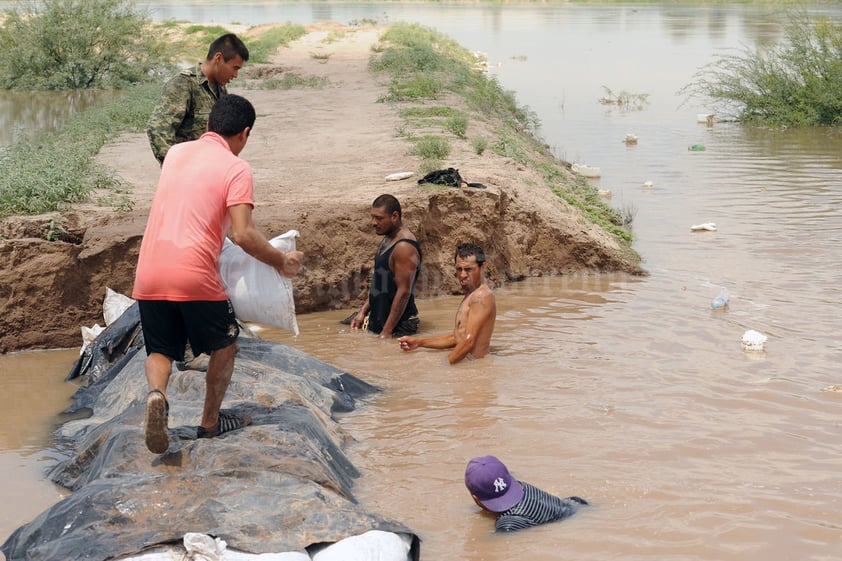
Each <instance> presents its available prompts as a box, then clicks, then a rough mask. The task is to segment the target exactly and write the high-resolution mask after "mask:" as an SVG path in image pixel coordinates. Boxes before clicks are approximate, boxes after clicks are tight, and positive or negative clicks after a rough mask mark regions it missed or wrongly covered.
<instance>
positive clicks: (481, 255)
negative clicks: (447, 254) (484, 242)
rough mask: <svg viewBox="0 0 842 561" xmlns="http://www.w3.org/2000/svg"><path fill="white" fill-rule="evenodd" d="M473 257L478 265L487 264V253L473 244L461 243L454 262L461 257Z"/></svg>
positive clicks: (457, 247)
mask: <svg viewBox="0 0 842 561" xmlns="http://www.w3.org/2000/svg"><path fill="white" fill-rule="evenodd" d="M471 255H473V256H474V258H475V259H476V260H477V265H482V264H483V263H485V252H484V251H483V250H482V248H481V247H480V246H478V245H476V244H473V243H460V244H459V245H457V246H456V254H455V255H454V256H453V260H454V261H456V259H457V258H459V257H461V258H462V259H465V258H466V257H470V256H471Z"/></svg>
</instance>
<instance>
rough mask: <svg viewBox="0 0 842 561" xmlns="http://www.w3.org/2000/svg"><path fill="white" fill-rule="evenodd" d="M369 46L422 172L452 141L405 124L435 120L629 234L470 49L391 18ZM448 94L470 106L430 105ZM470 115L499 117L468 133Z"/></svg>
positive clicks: (431, 124) (623, 236)
mask: <svg viewBox="0 0 842 561" xmlns="http://www.w3.org/2000/svg"><path fill="white" fill-rule="evenodd" d="M374 51H375V52H374V54H373V55H372V57H371V60H370V63H369V68H370V70H372V71H374V72H380V73H384V74H386V75H387V76H389V78H390V85H389V88H388V91H387V92H386V94H385V95H384V96H382V98H381V99H380V101H382V102H388V103H395V104H400V106H401V107H400V109H399V115H400V116H401V117H402V118H403V120H404V126H402V127H401V131H402V136H405V137H406V138H408V140H409V141H410V142H412V143H413V147H412V148H411V150H410V152H411V153H412V154H415V155H418V156H420V157H421V158H422V161H421V164H420V166H419V167H420V171H421V172H422V173H426V172H428V171H432V170H433V169H439V168H441V167H443V165H442V160H444V159H445V158H447V156H448V155H449V154H450V149H451V148H450V145H449V143H450V140H449V139H448V138H446V137H445V136H443V135H432V134H424V135H421V136H415V135H413V134H411V133H407V132H406V131H407V130H409V129H418V128H421V129H430V128H435V127H438V128H439V129H440V130H441V131H442V133H448V136H452V137H456V138H455V141H457V142H458V141H464V142H470V145H471V147H472V149H473V151H474V152H475V153H477V154H482V153H483V152H485V151H486V150H488V149H490V150H492V151H494V152H495V153H497V154H499V155H502V156H506V157H508V158H511V159H512V160H514V161H516V162H518V163H519V164H521V165H523V166H526V167H529V168H531V169H533V170H536V171H538V172H539V173H540V174H541V177H542V178H543V180H544V183H545V185H546V187H548V188H550V189H551V190H552V191H553V192H554V193H555V194H556V195H557V196H559V197H560V198H562V199H564V200H565V201H567V202H568V203H569V204H571V205H572V206H575V207H576V208H579V209H581V210H582V212H583V213H584V214H585V215H586V216H587V217H588V219H590V220H591V221H592V222H594V223H595V224H598V225H600V226H601V227H603V228H604V229H605V230H607V231H608V232H610V233H611V234H613V235H614V236H616V237H617V238H618V239H620V240H621V241H622V242H623V243H626V244H627V243H628V242H630V241H631V239H632V236H631V234H630V233H629V232H628V231H627V230H626V229H625V226H626V222H625V221H624V219H623V217H622V216H621V214H620V212H618V211H617V210H616V209H614V208H613V207H611V206H610V205H609V204H607V203H606V202H605V201H604V200H602V199H601V198H600V197H599V193H598V191H597V190H596V189H594V188H593V187H592V186H590V185H589V184H588V183H587V181H586V180H584V179H583V178H573V177H572V176H571V175H570V174H569V173H568V172H567V171H566V168H567V167H569V166H568V164H566V163H565V162H562V161H560V160H558V159H556V158H554V157H553V156H552V154H550V152H549V149H548V148H547V146H546V145H544V144H543V143H542V142H540V141H539V139H538V138H537V137H536V136H535V129H536V128H537V126H538V124H539V122H538V119H537V117H536V116H535V114H534V113H533V112H532V111H530V110H529V109H528V108H527V107H525V106H522V105H519V104H518V103H517V100H516V98H515V95H514V94H513V93H512V92H510V91H506V90H504V89H503V88H502V86H500V84H499V82H498V81H497V80H496V78H493V77H488V76H487V75H486V74H484V73H482V72H479V71H477V69H476V66H477V62H478V61H477V59H476V57H475V56H474V54H473V53H471V52H470V51H468V50H467V49H465V48H464V47H462V46H460V45H459V44H458V43H456V42H455V41H453V40H452V39H450V38H449V37H447V36H445V35H443V34H441V33H439V32H437V31H435V30H433V29H430V28H427V27H424V26H421V25H418V24H407V23H396V24H393V25H392V26H391V27H390V28H389V30H388V31H387V32H386V33H384V34H383V36H382V37H381V43H380V44H379V45H377V46H376V48H375V49H374ZM449 95H455V96H457V97H459V98H461V99H462V100H463V101H464V103H465V106H466V108H467V110H466V111H462V110H458V109H454V108H452V107H450V106H444V105H442V104H440V103H439V104H435V105H429V103H431V102H433V103H435V102H436V101H438V100H440V99H442V98H445V97H446V96H449ZM472 119H476V120H480V121H483V122H488V123H496V122H500V123H502V124H501V125H500V126H498V127H497V128H496V130H495V131H494V134H495V138H493V139H488V138H485V137H478V138H473V139H469V138H468V134H467V131H468V127H469V123H470V121H471V120H472ZM444 167H446V166H444Z"/></svg>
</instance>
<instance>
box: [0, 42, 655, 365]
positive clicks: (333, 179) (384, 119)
mask: <svg viewBox="0 0 842 561" xmlns="http://www.w3.org/2000/svg"><path fill="white" fill-rule="evenodd" d="M332 27H334V26H330V25H317V26H312V27H311V28H309V30H308V31H309V32H308V34H307V35H306V36H305V37H303V38H302V39H301V40H299V41H297V42H295V43H293V44H292V45H291V46H290V47H288V48H283V49H281V50H280V51H279V53H278V54H277V56H276V58H275V60H274V61H273V63H272V64H267V65H261V66H256V65H252V66H251V68H250V69H249V68H248V66H247V69H249V72H250V74H249V76H251V78H248V77H247V76H244V74H241V78H240V83H239V84H238V83H236V82H234V83H232V84H231V85H230V87H229V90H230V91H231V92H232V93H238V94H241V95H244V96H245V97H247V98H248V99H249V100H251V102H252V103H253V104H254V106H255V108H256V109H257V122H256V123H255V127H254V130H253V133H252V134H251V136H250V139H249V142H248V145H247V146H246V148H245V150H244V151H243V153H242V154H241V156H242V157H243V158H244V159H245V160H247V161H248V162H249V163H250V164H251V166H252V169H253V171H254V177H255V198H256V201H257V204H256V207H255V211H254V216H255V223H256V224H257V225H258V227H260V228H261V229H262V230H263V231H264V232H265V233H266V234H267V235H268V236H274V235H277V234H280V233H283V232H284V231H286V230H289V229H295V230H298V231H299V232H300V234H301V237H300V239H299V243H298V247H299V249H301V250H302V251H304V252H305V254H306V261H305V268H304V269H303V271H302V273H301V274H300V275H299V277H298V278H296V280H295V284H294V287H295V301H296V308H297V311H298V312H299V313H305V312H309V311H315V310H324V309H331V308H342V307H351V306H352V305H357V304H358V303H359V302H360V301H361V298H363V297H364V296H365V294H366V291H367V286H368V280H369V275H370V274H371V265H372V256H373V253H374V251H375V249H376V246H377V244H378V242H379V240H378V239H376V236H375V234H374V232H373V230H372V229H371V227H370V226H369V214H368V213H369V208H370V205H371V201H372V200H374V198H375V197H376V196H378V195H380V194H381V193H392V194H393V195H395V196H396V197H397V198H398V199H399V200H400V201H401V204H402V205H403V211H404V213H403V214H404V222H405V223H406V224H408V225H409V227H410V228H412V229H413V231H414V232H415V233H416V235H417V236H418V238H419V240H420V241H421V244H422V250H423V255H424V264H423V269H422V276H421V278H420V281H419V286H418V294H419V296H420V297H422V298H423V297H424V296H430V295H435V294H441V293H452V292H456V291H458V286H457V285H456V283H455V281H454V280H453V275H452V259H453V250H454V247H455V246H456V244H458V243H460V242H463V241H471V242H474V243H479V244H480V245H482V246H483V247H484V248H485V250H486V253H487V254H488V257H489V265H490V267H489V275H488V276H489V279H490V280H491V282H492V283H497V284H499V283H502V282H506V281H510V280H516V279H520V278H524V277H527V276H534V275H546V274H567V273H573V272H581V271H587V272H602V271H627V272H630V273H639V272H641V271H640V269H639V267H638V265H637V262H636V260H635V259H634V256H633V255H631V252H630V251H629V250H628V249H627V248H624V247H622V246H621V245H620V244H618V242H617V240H616V239H615V238H614V237H612V236H610V235H609V234H607V233H606V232H604V231H603V230H602V229H600V228H598V227H596V226H594V225H593V224H592V223H590V222H589V221H588V220H587V219H586V218H585V217H584V216H583V215H582V213H581V212H580V211H579V210H578V209H576V208H573V207H571V206H570V205H568V204H567V203H565V202H564V201H562V200H561V199H560V198H559V197H557V196H556V195H555V194H553V193H552V192H551V191H550V190H549V189H548V188H546V187H543V186H542V185H543V181H542V178H541V177H540V176H539V174H537V173H536V172H535V171H533V170H531V169H528V168H527V167H524V166H522V165H520V164H517V163H516V162H514V161H513V160H511V159H509V158H506V157H503V156H500V155H498V154H496V153H494V152H493V151H491V150H485V151H484V152H483V153H482V154H477V153H476V150H474V149H472V146H471V143H470V141H469V140H467V139H459V138H456V137H453V138H452V139H451V145H452V151H451V154H450V156H449V158H448V160H447V161H446V162H444V165H443V167H451V166H452V167H455V168H458V169H459V170H460V173H461V174H462V175H463V177H465V179H466V180H467V181H470V182H478V183H482V184H484V185H485V186H487V189H473V188H468V189H448V188H430V187H419V185H418V184H417V179H418V177H419V173H418V167H419V163H420V160H419V158H418V157H417V156H413V155H410V154H409V148H410V146H411V145H410V144H409V142H407V140H406V138H405V137H404V136H402V135H401V134H399V131H400V129H401V126H402V121H401V119H400V117H399V115H398V111H397V109H396V107H395V106H393V105H390V104H388V103H379V102H378V99H379V98H380V97H382V95H383V94H384V92H385V91H386V89H387V87H388V81H387V79H386V78H384V77H382V76H378V75H376V74H372V73H371V72H369V70H368V61H369V58H370V56H371V53H372V51H371V47H372V45H374V44H375V43H376V42H377V41H378V38H379V36H380V33H381V32H382V29H377V28H362V29H357V28H353V29H347V30H345V33H344V34H342V35H341V39H340V40H338V41H331V42H326V41H325V38H326V37H327V35H328V33H329V30H330V29H332ZM245 37H246V40H247V39H248V35H247V34H245ZM314 55H324V56H314ZM283 73H294V74H297V75H300V76H311V77H324V78H325V79H326V80H327V82H326V83H325V85H323V86H320V87H315V88H311V87H301V88H293V89H290V90H266V89H250V88H246V87H244V86H245V85H246V83H247V82H251V83H254V82H255V79H256V77H258V76H273V75H274V76H277V75H282V74H283ZM451 101H452V102H453V103H458V102H459V100H455V99H454V100H449V99H448V100H439V101H438V102H437V103H450V102H451ZM491 127H492V125H491V124H489V123H485V122H482V121H481V120H472V121H471V122H470V125H469V131H468V137H469V138H470V137H472V136H483V135H484V136H487V137H491V135H492V132H491V130H492V129H491ZM99 161H100V162H101V163H103V164H106V165H108V166H110V167H111V168H113V169H114V170H115V172H116V173H117V174H118V175H119V176H120V177H121V178H122V181H123V182H124V184H125V186H126V187H127V188H129V189H130V192H131V197H132V199H133V202H134V207H133V209H132V210H131V211H130V212H127V213H125V212H124V213H119V212H117V211H115V210H113V209H110V208H104V207H99V206H96V205H94V204H89V205H85V206H82V207H79V208H77V209H75V210H74V211H73V212H69V213H64V214H61V215H52V216H40V217H12V218H8V219H6V220H3V221H2V222H0V352H8V351H12V350H17V349H25V348H58V347H72V346H77V345H79V344H80V343H81V335H80V326H82V325H92V324H94V323H97V322H99V323H101V322H102V320H101V318H102V299H103V297H104V295H105V288H106V287H110V288H112V289H113V290H116V291H118V292H121V293H125V294H130V292H131V288H132V283H133V279H134V268H135V264H136V261H137V253H138V249H139V246H140V241H141V238H142V235H143V230H144V227H145V224H146V217H147V215H148V210H149V206H150V204H151V201H152V196H153V194H154V190H155V185H156V183H157V180H158V175H159V173H160V168H159V166H158V163H157V161H156V160H155V158H154V157H153V156H152V152H151V150H150V148H149V146H148V143H147V140H146V136H145V135H143V134H125V135H122V136H121V137H119V138H118V139H117V140H116V141H114V142H111V143H109V144H107V145H106V146H104V147H103V149H102V151H101V153H100V155H99ZM401 171H413V172H415V175H413V176H412V177H410V178H408V179H405V180H402V181H386V180H385V179H384V178H385V176H387V175H389V174H392V173H395V172H401ZM45 238H50V239H51V240H52V241H47V240H46V239H45Z"/></svg>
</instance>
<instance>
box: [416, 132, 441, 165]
mask: <svg viewBox="0 0 842 561" xmlns="http://www.w3.org/2000/svg"><path fill="white" fill-rule="evenodd" d="M413 140H414V142H415V146H413V147H412V150H411V151H410V153H411V154H412V155H414V156H421V157H422V158H424V159H426V160H444V159H445V158H447V157H448V156H449V155H450V143H449V142H448V141H447V139H446V138H442V137H441V136H433V135H425V136H420V137H418V138H415V139H413Z"/></svg>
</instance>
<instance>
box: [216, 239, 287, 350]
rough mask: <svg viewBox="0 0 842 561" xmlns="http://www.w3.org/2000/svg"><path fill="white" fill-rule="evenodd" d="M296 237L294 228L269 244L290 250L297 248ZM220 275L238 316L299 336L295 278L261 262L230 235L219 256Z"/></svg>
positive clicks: (282, 249)
mask: <svg viewBox="0 0 842 561" xmlns="http://www.w3.org/2000/svg"><path fill="white" fill-rule="evenodd" d="M296 237H298V230H290V231H288V232H286V233H284V234H281V235H280V236H278V237H276V238H272V239H271V240H269V243H270V244H272V246H273V247H275V248H276V249H278V250H280V251H283V252H284V253H286V252H287V251H293V250H295V238H296ZM219 275H220V277H222V284H223V285H224V286H225V291H226V292H227V293H228V298H230V300H231V304H232V305H233V306H234V314H235V315H236V316H237V319H239V320H240V321H254V322H257V323H263V324H266V325H271V326H273V327H280V328H281V329H286V330H287V331H291V332H292V333H294V334H295V335H298V321H296V319H295V302H294V300H293V298H292V280H291V279H289V278H287V277H285V276H283V275H282V274H280V273H279V272H278V271H277V270H276V269H275V268H274V267H271V266H269V265H267V264H265V263H263V262H261V261H258V260H257V259H255V258H254V257H252V256H251V255H249V254H248V253H246V252H245V251H243V250H242V249H241V248H240V247H239V246H237V245H236V244H234V242H232V241H231V240H229V239H228V238H225V243H224V245H223V246H222V254H221V255H220V256H219Z"/></svg>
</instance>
